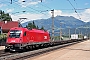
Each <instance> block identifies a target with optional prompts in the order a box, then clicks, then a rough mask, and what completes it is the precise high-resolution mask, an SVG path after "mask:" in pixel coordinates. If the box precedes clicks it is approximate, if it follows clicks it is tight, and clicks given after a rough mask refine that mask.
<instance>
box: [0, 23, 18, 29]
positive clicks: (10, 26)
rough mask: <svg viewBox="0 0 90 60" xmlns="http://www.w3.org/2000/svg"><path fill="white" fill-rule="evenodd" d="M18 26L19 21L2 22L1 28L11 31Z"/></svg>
mask: <svg viewBox="0 0 90 60" xmlns="http://www.w3.org/2000/svg"><path fill="white" fill-rule="evenodd" d="M18 26H19V22H18V21H0V27H2V30H10V29H11V28H13V27H18Z"/></svg>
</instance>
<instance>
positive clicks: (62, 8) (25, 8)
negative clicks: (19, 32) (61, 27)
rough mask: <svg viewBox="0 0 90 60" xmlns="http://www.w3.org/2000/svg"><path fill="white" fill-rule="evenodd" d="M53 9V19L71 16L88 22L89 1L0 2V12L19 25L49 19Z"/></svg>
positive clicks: (89, 14)
mask: <svg viewBox="0 0 90 60" xmlns="http://www.w3.org/2000/svg"><path fill="white" fill-rule="evenodd" d="M53 9H54V17H55V16H73V17H75V18H77V19H80V20H82V21H84V22H90V0H0V10H2V11H4V12H5V13H9V14H10V16H11V17H12V20H13V21H20V22H21V23H24V22H27V21H30V20H37V19H47V18H50V17H51V16H52V14H51V10H53ZM20 18H26V19H20Z"/></svg>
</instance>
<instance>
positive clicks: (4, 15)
mask: <svg viewBox="0 0 90 60" xmlns="http://www.w3.org/2000/svg"><path fill="white" fill-rule="evenodd" d="M0 20H1V21H12V18H11V16H10V15H9V13H5V12H4V11H2V10H0Z"/></svg>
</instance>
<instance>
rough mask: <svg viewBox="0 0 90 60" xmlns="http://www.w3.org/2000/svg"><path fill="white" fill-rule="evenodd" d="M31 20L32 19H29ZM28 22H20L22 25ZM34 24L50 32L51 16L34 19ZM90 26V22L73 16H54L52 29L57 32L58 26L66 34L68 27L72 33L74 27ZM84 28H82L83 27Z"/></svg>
mask: <svg viewBox="0 0 90 60" xmlns="http://www.w3.org/2000/svg"><path fill="white" fill-rule="evenodd" d="M29 22H32V21H29ZM29 22H25V23H23V24H22V26H24V27H25V26H26V25H27V24H28V23H29ZM34 22H35V24H36V25H38V26H39V28H41V27H42V26H43V27H44V28H45V29H46V30H48V31H50V32H51V28H52V18H48V19H38V20H34ZM87 25H88V26H90V22H88V23H85V22H83V21H81V20H79V19H76V18H74V17H73V16H56V17H54V31H55V32H59V31H60V26H61V28H62V31H63V32H65V33H67V34H68V32H67V31H68V29H69V28H70V29H72V31H71V32H72V33H74V32H75V29H76V28H78V29H82V28H83V27H86V26H87ZM83 30H84V29H83Z"/></svg>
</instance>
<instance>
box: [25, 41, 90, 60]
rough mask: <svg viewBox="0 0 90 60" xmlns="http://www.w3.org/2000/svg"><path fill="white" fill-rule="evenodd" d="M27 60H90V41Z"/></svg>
mask: <svg viewBox="0 0 90 60" xmlns="http://www.w3.org/2000/svg"><path fill="white" fill-rule="evenodd" d="M26 60H90V40H86V41H83V42H80V43H77V44H74V45H71V46H67V47H64V48H60V49H57V50H54V51H51V52H48V53H45V54H41V55H39V56H36V57H33V58H28V59H26Z"/></svg>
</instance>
